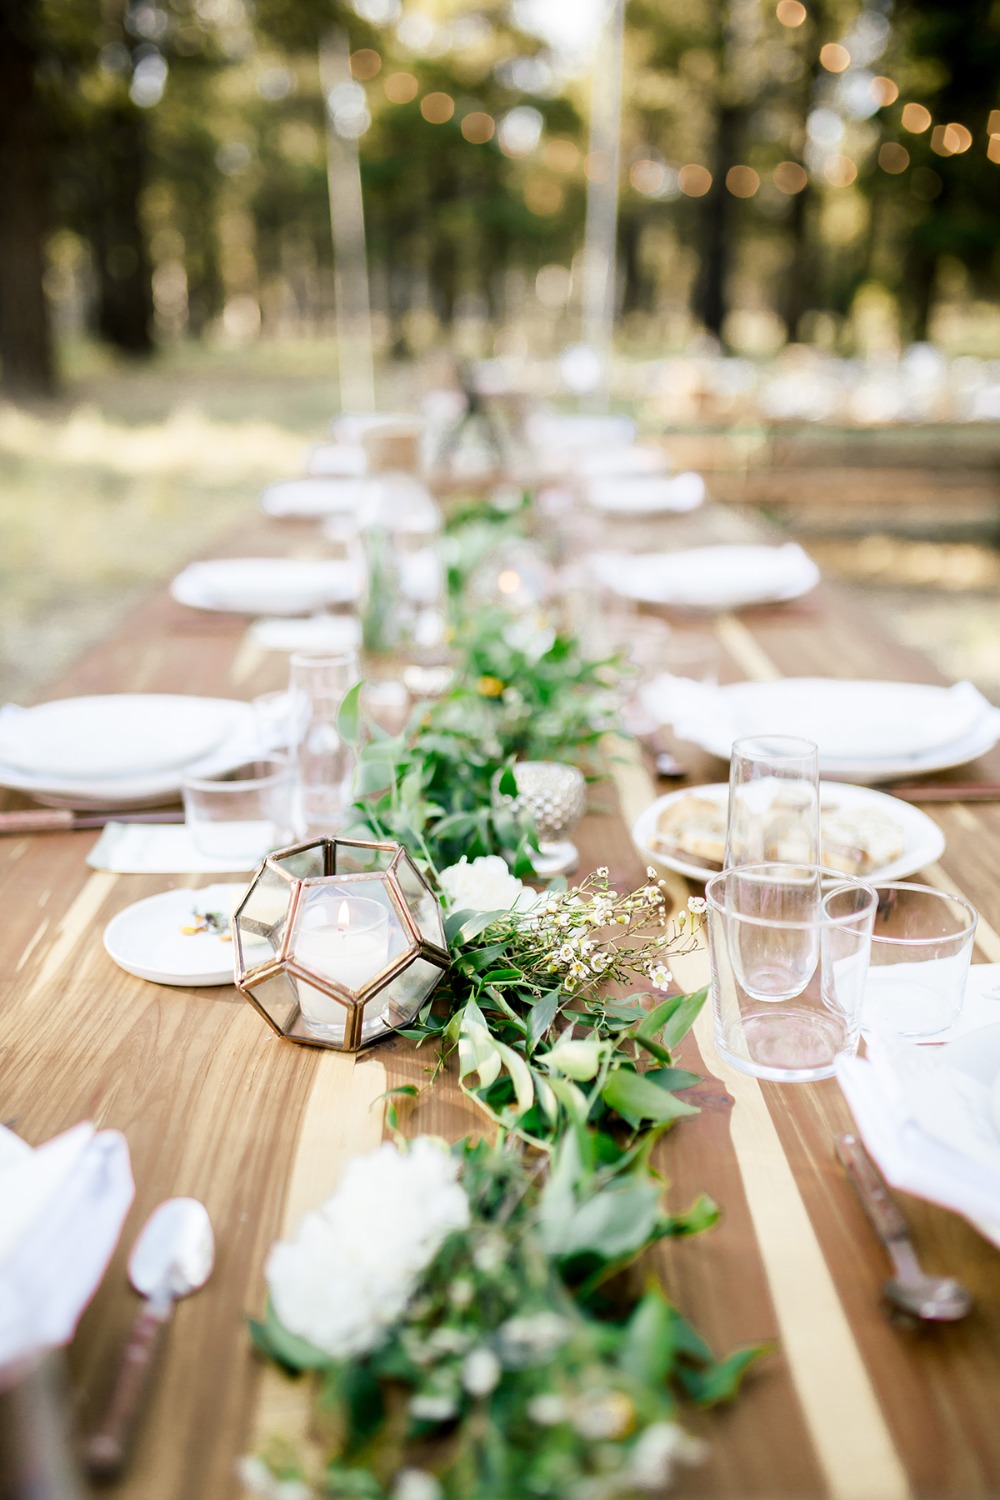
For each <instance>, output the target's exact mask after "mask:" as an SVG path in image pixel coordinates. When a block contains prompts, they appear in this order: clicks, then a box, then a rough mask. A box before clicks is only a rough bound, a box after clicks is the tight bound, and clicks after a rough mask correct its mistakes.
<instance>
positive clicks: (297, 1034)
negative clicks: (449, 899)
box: [232, 838, 451, 1052]
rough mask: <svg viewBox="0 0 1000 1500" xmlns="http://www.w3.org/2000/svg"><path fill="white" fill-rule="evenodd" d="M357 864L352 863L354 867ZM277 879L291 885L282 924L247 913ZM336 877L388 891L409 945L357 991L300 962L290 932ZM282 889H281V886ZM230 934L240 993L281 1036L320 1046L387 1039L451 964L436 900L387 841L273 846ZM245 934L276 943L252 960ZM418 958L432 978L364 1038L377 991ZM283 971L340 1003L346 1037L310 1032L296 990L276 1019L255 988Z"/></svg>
mask: <svg viewBox="0 0 1000 1500" xmlns="http://www.w3.org/2000/svg"><path fill="white" fill-rule="evenodd" d="M365 855H368V856H373V857H374V860H375V864H374V865H373V867H372V868H368V869H366V868H357V866H358V865H363V864H364V856H365ZM310 856H312V864H313V865H315V866H320V865H321V868H313V869H310V868H308V866H309V862H310ZM379 856H383V861H382V862H381V865H380V864H379V861H378V857H379ZM352 862H353V864H354V866H355V867H354V868H351V864H352ZM345 863H346V864H347V865H348V868H346V869H345V868H343V865H344V864H345ZM303 866H305V867H306V873H298V872H297V871H300V870H301V869H302V867H303ZM338 866H340V868H338ZM402 871H405V872H406V875H407V877H408V881H409V884H410V886H411V897H410V899H409V900H408V897H407V892H406V890H405V889H404V885H403V880H402V878H401V872H402ZM275 877H277V879H278V880H279V881H280V882H281V883H282V884H283V885H285V886H286V887H287V899H286V901H285V904H284V906H283V909H282V913H281V916H280V920H279V921H278V922H277V923H274V922H271V923H265V922H263V921H262V920H260V919H258V918H255V917H254V916H253V915H248V908H251V909H252V906H253V903H254V899H255V896H256V895H257V893H258V892H259V891H260V889H261V882H262V881H264V880H265V879H266V878H269V879H270V881H271V882H272V890H274V889H275V887H274V886H273V881H274V879H275ZM414 880H415V881H416V882H417V885H418V887H419V889H420V892H421V895H422V896H423V897H424V898H425V899H427V900H429V901H430V902H433V912H434V925H435V927H436V929H437V931H438V932H439V933H440V938H441V941H440V942H435V941H433V940H432V939H431V938H429V937H428V936H427V933H426V931H424V930H421V927H420V925H419V924H418V920H417V914H416V913H415V912H414V910H413V909H412V908H411V905H410V900H412V899H414V898H413V894H412V889H413V881H414ZM334 881H335V882H336V885H337V886H338V887H339V888H341V889H343V888H345V887H351V888H352V889H354V891H355V893H356V894H357V895H359V896H363V895H365V894H366V891H368V890H371V889H372V888H373V887H374V886H377V887H378V888H379V889H380V890H381V891H384V892H385V893H386V895H387V896H388V905H389V910H390V911H391V913H392V915H393V916H394V917H395V918H396V919H397V921H398V923H399V926H400V929H401V931H402V934H403V937H404V938H405V940H406V946H405V947H404V949H403V950H402V952H400V953H398V954H397V955H396V956H395V957H394V958H392V959H391V960H390V961H389V963H387V964H386V965H385V966H384V967H383V968H382V969H380V970H378V971H377V972H376V973H373V974H372V975H371V977H370V978H369V979H367V980H366V981H365V983H364V985H362V986H361V988H360V989H358V990H352V989H350V988H348V987H347V986H346V985H344V984H341V983H339V982H338V981H336V980H332V979H328V978H327V977H326V976H325V975H322V974H317V973H316V972H315V971H314V970H312V969H310V968H308V967H306V966H305V965H304V964H303V963H302V962H301V961H298V960H296V958H295V955H294V942H293V933H296V918H297V915H298V913H299V911H300V909H301V907H302V906H303V905H304V903H305V901H306V900H307V898H308V896H309V894H310V892H312V891H314V890H317V889H322V888H323V887H324V886H325V885H327V884H328V883H331V882H334ZM277 889H278V890H280V886H279V887H278V888H277ZM427 925H429V924H427V923H425V927H426V926H427ZM278 928H280V936H279V937H278V938H277V939H276V938H275V933H276V931H277V929H278ZM232 934H233V950H234V971H235V973H234V977H235V983H236V987H237V989H238V990H239V991H240V993H241V994H242V995H244V996H245V998H246V999H247V1000H249V1001H250V1003H251V1005H252V1006H253V1007H254V1009H255V1010H256V1011H257V1012H258V1014H260V1015H261V1016H262V1017H263V1018H264V1020H265V1021H266V1022H267V1024H268V1025H269V1026H270V1027H271V1029H272V1030H273V1031H275V1032H277V1034H278V1035H279V1036H281V1037H284V1038H285V1039H287V1040H288V1041H292V1042H296V1043H299V1044H301V1045H303V1046H307V1047H320V1048H324V1049H326V1050H328V1051H331V1050H332V1051H336V1052H358V1051H360V1050H361V1049H362V1048H363V1047H367V1046H370V1045H372V1044H373V1043H374V1042H377V1041H381V1040H382V1039H383V1037H385V1036H388V1035H391V1033H392V1032H393V1031H396V1030H398V1029H399V1027H401V1026H405V1025H407V1024H408V1023H409V1022H410V1021H411V1020H412V1019H413V1017H414V1016H415V1015H416V1013H417V1011H418V1010H419V1009H420V1006H421V1005H422V1004H423V1003H424V1001H425V1000H426V999H427V996H428V995H430V994H432V993H433V991H434V989H435V988H436V987H437V985H438V983H439V982H440V979H441V976H442V975H443V974H444V973H445V972H446V971H447V970H448V969H449V968H450V966H451V954H450V953H449V952H448V949H447V948H446V947H445V939H444V919H443V915H442V913H441V908H440V904H439V902H438V899H437V897H436V896H435V894H434V892H433V890H432V889H431V887H430V885H429V884H428V882H427V880H426V879H425V877H424V876H423V875H422V874H421V872H420V871H419V870H418V868H417V866H416V864H415V863H414V861H413V859H412V858H411V857H410V855H409V853H408V852H407V850H406V849H405V848H404V847H403V845H402V844H398V843H393V842H388V841H382V840H368V839H347V838H319V839H310V840H307V841H306V842H304V843H301V844H293V845H291V846H289V847H288V848H285V849H278V850H275V851H274V853H272V854H269V855H268V856H267V858H266V859H265V860H263V861H262V863H261V864H260V865H259V866H258V867H257V870H256V871H255V873H254V877H253V880H252V881H251V883H250V885H249V886H248V888H247V890H246V892H245V894H244V895H243V897H242V898H241V900H240V902H239V905H238V906H237V907H236V910H235V911H234V912H233V916H232ZM244 934H248V935H250V936H254V935H256V936H258V937H260V938H262V939H264V940H265V941H266V942H268V943H269V944H270V945H271V953H270V955H269V956H268V957H267V958H266V959H264V960H262V961H260V962H248V961H247V954H246V948H245V943H244ZM420 961H423V962H424V963H425V964H429V965H431V966H433V968H434V969H436V970H437V971H438V972H437V973H436V974H434V975H433V976H431V975H430V974H428V975H426V976H425V978H424V979H423V980H422V981H421V982H420V983H419V985H418V986H417V989H418V991H419V993H418V994H417V998H416V999H413V998H412V997H411V998H410V999H408V1000H407V1001H406V1003H405V1005H402V1006H399V1005H397V1006H396V1009H395V1013H394V1016H393V1018H392V1019H389V1020H387V1021H386V1024H385V1026H384V1029H382V1030H377V1031H376V1032H374V1033H373V1034H372V1035H370V1036H368V1037H363V1036H362V1030H363V1028H364V1025H365V1009H366V1007H367V1005H368V1002H369V1001H370V1000H372V999H373V998H374V996H375V995H377V994H378V993H379V992H380V991H382V990H386V989H391V987H392V985H393V982H394V981H395V980H397V979H399V978H400V977H401V976H402V975H404V974H405V973H406V971H407V970H408V969H410V968H413V967H415V966H416V965H417V964H418V963H419V962H420ZM283 976H284V977H287V978H288V979H291V980H294V981H296V982H303V983H306V984H308V985H309V986H311V987H312V988H314V989H317V990H319V991H321V992H322V993H323V994H325V995H327V996H328V997H329V998H331V999H333V1000H335V1001H337V1002H338V1004H340V1005H342V1006H343V1008H344V1036H343V1040H342V1041H335V1040H331V1039H328V1038H325V1037H322V1036H317V1035H315V1034H314V1033H313V1032H311V1031H310V1030H309V1027H308V1024H307V1023H306V1022H305V1021H304V1019H303V1017H302V1011H301V1006H300V1004H299V1002H298V991H297V987H296V989H295V999H294V1001H292V999H291V990H290V992H289V996H288V997H287V1002H286V1003H287V1004H288V1005H289V1007H290V1008H289V1010H288V1014H287V1015H286V1019H285V1021H284V1023H283V1024H282V1023H279V1021H278V1020H276V1019H275V1017H274V1016H273V1015H272V1014H271V1012H270V1011H269V1009H268V1008H267V1006H266V1005H264V1004H263V1003H262V1001H261V1000H260V999H259V998H258V996H257V995H256V994H255V993H254V991H255V990H257V989H261V988H262V987H263V986H266V985H267V984H268V982H269V981H272V980H277V981H280V980H281V979H282V977H283ZM393 1005H394V1001H393V998H392V997H391V996H390V1000H389V1005H388V1009H389V1010H392V1008H393Z"/></svg>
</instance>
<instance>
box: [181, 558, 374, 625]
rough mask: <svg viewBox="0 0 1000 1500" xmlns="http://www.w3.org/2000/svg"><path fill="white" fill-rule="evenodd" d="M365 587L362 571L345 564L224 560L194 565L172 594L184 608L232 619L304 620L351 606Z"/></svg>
mask: <svg viewBox="0 0 1000 1500" xmlns="http://www.w3.org/2000/svg"><path fill="white" fill-rule="evenodd" d="M362 587H363V579H362V576H361V570H360V568H358V567H355V566H354V565H353V564H352V563H348V562H342V561H341V560H339V559H336V558H334V559H313V558H297V557H220V558H216V559H212V560H209V561H207V562H195V563H191V564H190V566H189V567H187V568H185V569H184V571H183V572H182V573H178V575H177V577H176V578H175V579H174V581H173V583H172V584H171V585H170V592H171V594H172V595H173V597H174V598H175V599H176V600H177V601H178V603H179V604H187V605H190V607H191V608H192V609H209V610H216V611H220V612H222V613H228V614H244V615H302V614H308V613H309V612H310V611H311V610H316V609H322V608H323V607H324V606H325V605H327V604H348V603H351V602H352V601H353V600H355V599H357V598H358V597H359V596H360V594H361V590H362Z"/></svg>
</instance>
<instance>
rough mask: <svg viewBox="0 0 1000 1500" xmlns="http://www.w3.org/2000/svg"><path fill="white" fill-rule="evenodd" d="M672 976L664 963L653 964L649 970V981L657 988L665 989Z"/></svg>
mask: <svg viewBox="0 0 1000 1500" xmlns="http://www.w3.org/2000/svg"><path fill="white" fill-rule="evenodd" d="M673 977H674V976H673V975H672V974H671V972H670V970H669V969H668V968H667V966H666V964H653V965H652V966H651V968H650V970H649V979H650V983H651V984H654V985H655V986H656V988H657V989H658V990H665V989H666V988H667V986H668V985H669V984H670V981H671V980H672V979H673Z"/></svg>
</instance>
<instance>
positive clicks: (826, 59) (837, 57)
mask: <svg viewBox="0 0 1000 1500" xmlns="http://www.w3.org/2000/svg"><path fill="white" fill-rule="evenodd" d="M819 60H820V64H821V66H822V67H824V68H825V69H826V71H827V72H828V73H844V72H846V71H847V69H848V68H849V67H850V66H851V54H850V53H849V52H848V50H847V48H846V47H844V46H842V45H841V43H840V42H826V43H824V45H823V46H822V47H821V48H820V49H819Z"/></svg>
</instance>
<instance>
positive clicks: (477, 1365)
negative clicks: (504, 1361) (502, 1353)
mask: <svg viewBox="0 0 1000 1500" xmlns="http://www.w3.org/2000/svg"><path fill="white" fill-rule="evenodd" d="M500 1375H501V1365H500V1361H499V1360H498V1359H497V1357H496V1355H495V1354H494V1353H493V1350H492V1349H486V1348H483V1347H480V1348H478V1349H473V1350H472V1352H471V1354H468V1355H467V1356H466V1359H465V1363H464V1364H463V1366H462V1384H463V1385H464V1386H465V1389H466V1390H467V1391H468V1393H469V1395H470V1396H488V1395H489V1394H490V1391H493V1390H496V1387H497V1384H498V1382H499V1380H500Z"/></svg>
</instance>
